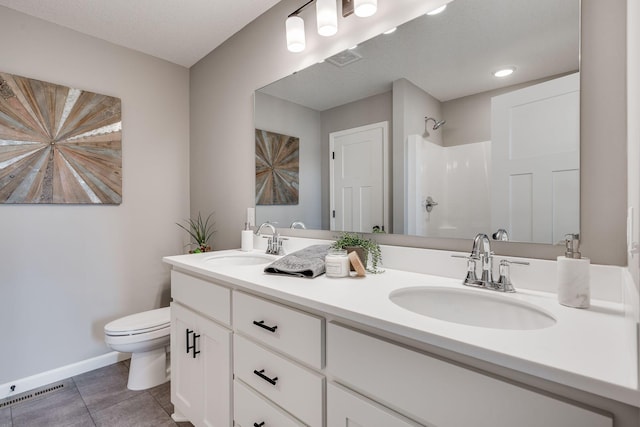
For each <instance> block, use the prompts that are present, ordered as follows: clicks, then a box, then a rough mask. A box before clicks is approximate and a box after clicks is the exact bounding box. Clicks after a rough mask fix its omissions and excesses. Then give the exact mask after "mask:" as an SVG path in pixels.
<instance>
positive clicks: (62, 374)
mask: <svg viewBox="0 0 640 427" xmlns="http://www.w3.org/2000/svg"><path fill="white" fill-rule="evenodd" d="M130 357H131V355H130V354H129V353H119V352H117V351H112V352H110V353H106V354H103V355H100V356H96V357H92V358H91V359H86V360H81V361H80V362H76V363H72V364H70V365H66V366H61V367H59V368H56V369H52V370H50V371H46V372H42V373H39V374H36V375H32V376H30V377H26V378H20V379H17V380H14V381H11V382H8V383H5V384H0V399H4V398H6V397H10V396H13V395H16V394H19V393H24V392H25V391H29V390H33V389H35V388H38V387H42V386H45V385H47V384H51V383H54V382H56V381H60V380H64V379H67V378H70V377H73V376H75V375H80V374H83V373H85V372H89V371H93V370H94V369H98V368H102V367H104V366H108V365H112V364H114V363H118V362H121V361H123V360H126V359H129V358H130ZM12 386H15V387H14V388H13V390H11V387H12Z"/></svg>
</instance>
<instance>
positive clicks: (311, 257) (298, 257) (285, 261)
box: [264, 245, 329, 279]
mask: <svg viewBox="0 0 640 427" xmlns="http://www.w3.org/2000/svg"><path fill="white" fill-rule="evenodd" d="M327 252H329V245H312V246H309V247H306V248H304V249H302V250H299V251H296V252H293V253H290V254H289V255H285V256H283V257H282V258H280V259H278V260H276V261H274V262H272V263H271V264H269V265H268V266H266V267H265V269H264V272H265V273H270V274H285V275H288V276H298V277H307V278H311V279H312V278H314V277H316V276H319V275H321V274H322V273H324V269H325V266H324V257H325V256H326V255H327Z"/></svg>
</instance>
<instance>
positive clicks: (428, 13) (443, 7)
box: [427, 4, 447, 16]
mask: <svg viewBox="0 0 640 427" xmlns="http://www.w3.org/2000/svg"><path fill="white" fill-rule="evenodd" d="M446 8H447V5H446V4H443V5H442V6H440V7H437V8H435V9H433V10H431V11H429V12H427V15H429V16H433V15H437V14H439V13H442V12H444V10H445V9H446Z"/></svg>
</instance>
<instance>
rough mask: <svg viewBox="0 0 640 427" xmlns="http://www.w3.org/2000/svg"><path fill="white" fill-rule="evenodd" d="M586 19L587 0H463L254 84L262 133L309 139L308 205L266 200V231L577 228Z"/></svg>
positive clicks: (515, 234)
mask: <svg viewBox="0 0 640 427" xmlns="http://www.w3.org/2000/svg"><path fill="white" fill-rule="evenodd" d="M579 24H580V1H579V0H560V1H559V0H536V1H531V0H483V1H477V0H454V1H452V2H450V3H449V4H448V7H447V8H446V9H445V10H444V11H443V12H442V13H440V14H437V15H432V16H429V15H423V16H419V17H417V18H415V19H414V20H412V21H410V22H407V23H405V24H404V25H402V26H400V27H398V28H397V29H395V31H393V32H391V33H389V34H386V33H385V34H381V35H379V36H377V37H375V38H373V39H370V40H368V41H366V42H363V43H361V44H359V45H358V46H355V47H354V48H352V49H349V50H347V51H344V52H341V53H339V54H337V55H334V56H332V57H331V58H327V59H326V60H325V61H323V62H321V63H318V64H315V65H314V66H311V67H309V68H307V69H304V70H301V71H299V72H297V73H295V74H293V75H291V76H288V77H286V78H284V79H282V80H279V81H277V82H274V83H272V84H270V85H268V86H266V87H263V88H261V89H259V90H257V91H256V93H255V127H256V129H259V130H264V131H268V132H273V133H276V134H280V135H285V136H291V137H295V138H298V139H299V151H298V155H299V159H298V162H299V170H298V175H297V177H296V180H297V182H296V183H295V185H296V186H297V190H298V191H299V197H298V201H297V204H295V205H262V204H257V205H256V222H257V223H261V222H265V221H271V222H276V223H277V224H278V227H289V226H290V225H291V224H293V223H294V222H302V223H304V225H305V226H306V228H309V229H323V230H340V231H358V232H367V233H370V232H373V231H376V230H384V231H385V232H388V233H393V234H405V235H416V236H425V237H437V238H464V239H469V238H473V237H474V236H475V234H477V233H486V234H488V235H494V238H495V239H500V240H509V241H518V242H533V243H549V244H551V243H555V242H557V241H559V240H561V239H562V237H563V236H564V235H565V234H567V233H578V232H579V227H580V223H579V221H580V201H579V193H580V171H579V166H580V165H579V163H580V162H579V157H580V156H579V149H580V135H579V122H580V111H579V99H580V75H579V53H580V52H579V46H580V42H579ZM501 69H512V70H513V73H512V74H510V75H508V76H505V77H496V76H495V75H494V72H496V71H499V70H501ZM261 167H262V169H263V170H262V173H264V165H261ZM270 173H272V174H274V175H277V174H279V173H281V172H280V171H278V170H277V168H274V169H273V170H272V171H271V172H270ZM257 182H258V181H257ZM260 182H262V180H261V181H260ZM256 191H257V193H258V192H261V191H264V189H260V188H257V189H256Z"/></svg>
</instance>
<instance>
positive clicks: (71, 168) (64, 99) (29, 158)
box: [0, 73, 122, 204]
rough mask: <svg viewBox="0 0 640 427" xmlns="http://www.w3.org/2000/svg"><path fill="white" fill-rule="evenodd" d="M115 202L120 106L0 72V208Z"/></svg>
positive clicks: (119, 164)
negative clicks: (39, 204)
mask: <svg viewBox="0 0 640 427" xmlns="http://www.w3.org/2000/svg"><path fill="white" fill-rule="evenodd" d="M121 201H122V122H121V103H120V99H118V98H114V97H111V96H106V95H100V94H97V93H92V92H87V91H83V90H80V89H72V88H69V87H66V86H61V85H57V84H53V83H47V82H43V81H39V80H34V79H28V78H26V77H21V76H16V75H12V74H6V73H0V203H74V204H119V203H120V202H121Z"/></svg>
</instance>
